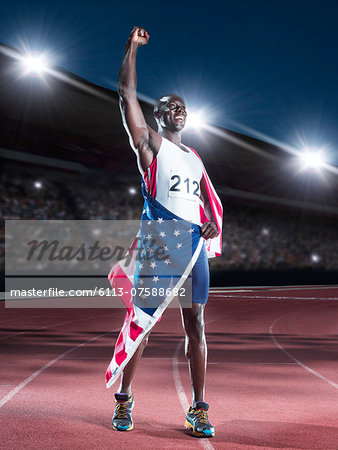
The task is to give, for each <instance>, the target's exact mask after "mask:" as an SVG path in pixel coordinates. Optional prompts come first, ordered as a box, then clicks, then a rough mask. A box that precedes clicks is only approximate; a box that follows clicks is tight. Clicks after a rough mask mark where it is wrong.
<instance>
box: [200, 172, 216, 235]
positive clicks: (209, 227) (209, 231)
mask: <svg viewBox="0 0 338 450" xmlns="http://www.w3.org/2000/svg"><path fill="white" fill-rule="evenodd" d="M201 197H202V199H203V202H204V207H205V208H207V209H208V210H209V211H210V212H211V214H212V209H211V207H210V203H209V199H208V194H207V190H206V186H205V183H204V179H203V178H202V179H201ZM208 206H209V208H208ZM218 234H219V233H218V229H217V225H216V223H215V222H214V221H210V222H206V223H204V224H203V225H202V227H201V235H202V237H204V238H205V239H213V238H215V237H217V236H218Z"/></svg>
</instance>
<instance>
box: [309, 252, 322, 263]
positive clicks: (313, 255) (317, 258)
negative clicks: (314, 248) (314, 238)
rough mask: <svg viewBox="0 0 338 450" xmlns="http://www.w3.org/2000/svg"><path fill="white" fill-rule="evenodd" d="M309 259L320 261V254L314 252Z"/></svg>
mask: <svg viewBox="0 0 338 450" xmlns="http://www.w3.org/2000/svg"><path fill="white" fill-rule="evenodd" d="M311 261H312V262H314V263H317V262H319V261H320V256H319V255H317V254H316V253H313V254H312V255H311Z"/></svg>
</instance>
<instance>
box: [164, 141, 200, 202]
mask: <svg viewBox="0 0 338 450" xmlns="http://www.w3.org/2000/svg"><path fill="white" fill-rule="evenodd" d="M157 169H158V184H159V186H158V187H159V188H160V189H161V190H162V189H163V190H165V191H166V193H167V195H168V196H169V197H181V198H186V199H189V200H197V199H198V198H199V197H200V181H201V178H202V164H201V162H200V160H199V158H198V157H197V156H196V155H195V154H194V153H193V152H192V151H191V150H187V151H184V150H182V149H181V148H179V147H177V146H176V145H175V144H171V143H169V142H168V143H166V145H165V146H164V147H163V148H161V151H160V152H159V155H158V167H157Z"/></svg>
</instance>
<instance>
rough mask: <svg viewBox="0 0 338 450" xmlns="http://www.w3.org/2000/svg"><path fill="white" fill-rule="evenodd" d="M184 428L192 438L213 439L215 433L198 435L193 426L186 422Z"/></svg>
mask: <svg viewBox="0 0 338 450" xmlns="http://www.w3.org/2000/svg"><path fill="white" fill-rule="evenodd" d="M184 426H185V428H186V429H187V430H189V431H190V432H191V433H192V435H193V436H195V437H200V438H211V437H215V432H213V433H211V434H204V433H198V432H197V431H195V430H194V425H192V424H191V423H190V422H189V421H188V420H186V421H185V424H184Z"/></svg>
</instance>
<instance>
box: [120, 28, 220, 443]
mask: <svg viewBox="0 0 338 450" xmlns="http://www.w3.org/2000/svg"><path fill="white" fill-rule="evenodd" d="M148 41H149V34H148V32H147V31H146V30H145V29H144V28H140V27H135V28H134V29H133V30H132V32H131V34H130V36H129V39H128V41H127V44H126V48H125V52H124V56H123V60H122V64H121V69H120V74H119V95H120V109H121V114H122V118H123V124H124V127H125V129H126V131H127V133H128V135H129V140H130V145H131V147H132V149H133V150H134V151H135V153H136V156H137V163H138V167H139V170H140V172H141V174H142V176H143V177H144V180H145V183H146V186H147V189H148V191H149V192H150V194H151V195H152V196H153V197H155V198H156V200H157V201H158V202H160V203H161V204H162V205H163V206H164V207H165V208H166V209H168V210H169V211H171V212H172V213H174V214H175V215H176V216H179V217H181V218H182V219H186V220H191V221H192V222H193V223H196V224H197V225H200V226H201V235H202V237H203V238H205V239H206V240H207V239H213V238H215V237H216V236H218V234H219V230H218V228H217V226H216V224H215V223H214V222H207V223H204V224H203V225H202V224H201V218H200V203H201V198H204V199H205V198H207V195H204V196H203V193H204V191H205V189H206V187H205V185H204V182H203V177H202V170H203V165H202V163H201V161H200V159H199V157H197V156H196V154H195V153H194V152H193V151H192V150H191V149H189V148H188V147H186V146H185V145H183V144H182V142H181V132H182V130H183V129H184V126H185V122H186V118H187V111H186V106H185V103H184V101H183V100H182V98H181V97H179V96H178V95H165V96H163V97H161V98H159V99H158V100H157V101H156V103H155V106H154V117H155V119H156V122H157V125H158V132H156V131H154V130H153V129H152V128H151V127H150V126H149V125H147V123H146V121H145V118H144V115H143V113H142V110H141V107H140V104H139V102H138V100H137V96H136V84H137V77H136V53H137V49H138V47H140V46H143V45H145V44H147V43H148ZM154 177H155V178H154ZM187 179H188V182H184V181H186V180H187ZM154 180H155V181H154ZM183 180H184V181H183ZM187 183H190V189H189V188H188V186H187ZM208 290H209V265H208V260H207V252H206V248H205V246H204V245H203V246H202V250H201V253H200V255H199V257H198V259H197V262H196V263H195V265H194V268H193V270H192V307H191V308H183V307H181V315H182V322H183V327H184V330H185V334H186V345H185V352H186V357H187V359H188V362H189V369H190V378H191V385H192V406H191V407H190V408H189V411H188V412H187V416H186V422H185V426H186V428H188V429H189V430H191V432H192V434H193V435H194V436H198V437H211V436H214V435H215V429H214V427H213V426H212V425H211V424H210V422H209V420H208V415H207V411H208V409H209V405H208V403H206V402H205V401H204V390H205V374H206V361H207V347H206V340H205V333H204V308H205V304H206V302H207V298H208ZM149 334H150V333H148V334H147V335H146V337H145V338H144V340H143V341H142V344H141V345H140V346H139V347H138V349H137V351H136V352H135V354H134V355H133V357H132V358H131V360H130V361H129V363H128V364H127V365H126V367H125V368H124V371H123V373H122V376H121V383H120V386H119V389H118V392H117V393H116V394H115V411H114V416H113V421H112V424H113V428H114V429H115V430H119V431H129V430H132V429H133V421H132V417H131V411H132V408H133V405H134V397H133V394H132V391H131V384H132V380H133V378H134V375H135V370H136V367H137V364H138V362H139V360H140V358H141V356H142V353H143V350H144V348H145V347H146V345H147V343H148V336H149Z"/></svg>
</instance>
